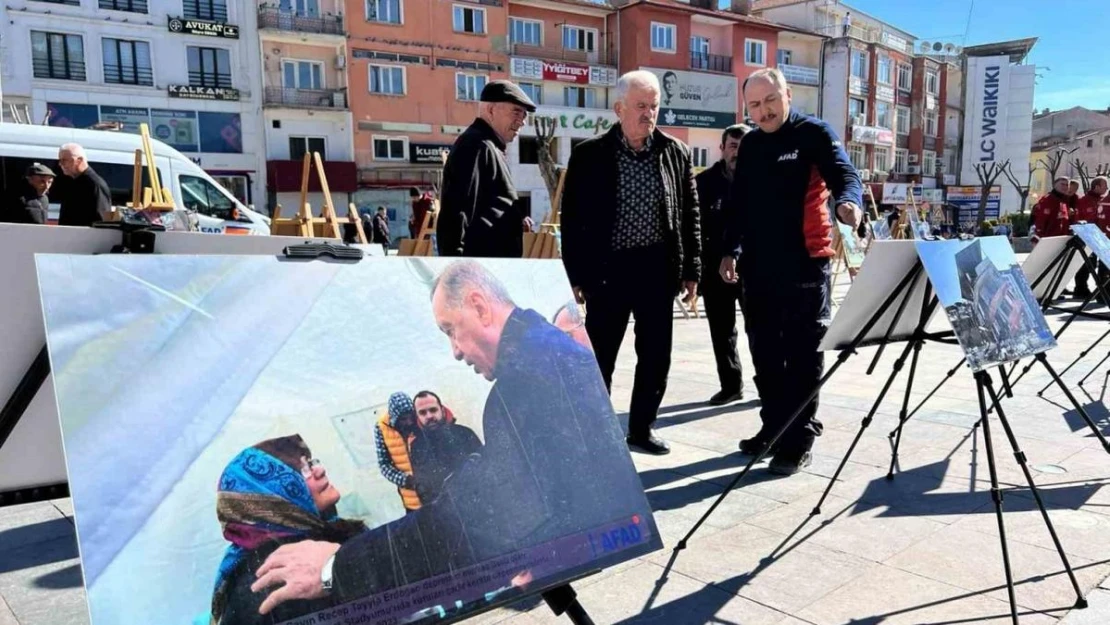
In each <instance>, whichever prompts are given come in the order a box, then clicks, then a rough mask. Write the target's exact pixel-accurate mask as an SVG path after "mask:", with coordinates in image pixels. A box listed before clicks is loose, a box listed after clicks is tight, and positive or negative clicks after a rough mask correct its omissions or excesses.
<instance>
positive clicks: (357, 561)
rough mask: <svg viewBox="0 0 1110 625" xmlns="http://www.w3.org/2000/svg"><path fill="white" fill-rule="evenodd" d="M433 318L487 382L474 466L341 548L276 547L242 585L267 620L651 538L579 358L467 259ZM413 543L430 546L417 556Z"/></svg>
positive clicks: (627, 463)
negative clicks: (623, 526)
mask: <svg viewBox="0 0 1110 625" xmlns="http://www.w3.org/2000/svg"><path fill="white" fill-rule="evenodd" d="M432 314H433V315H434V317H435V320H436V325H438V326H439V328H440V330H441V331H442V332H443V333H444V334H445V335H446V336H447V337H448V340H449V341H450V346H451V352H452V354H453V355H454V357H455V359H457V360H461V361H463V362H465V363H466V364H467V365H469V366H470V367H472V368H473V370H474V372H475V373H477V374H478V375H481V376H482V377H484V378H485V379H487V380H490V381H492V382H493V386H492V388H491V389H490V392H489V397H488V398H487V400H486V404H485V409H484V412H483V415H482V433H483V436H484V437H485V445H484V446H483V448H482V450H481V452H480V456H478V457H476V458H475V457H472V458H471V459H470V460H469V461H468V462H467V463H466V464H465V465H464V466H463V467H462V468H460V469H459V470H458V471H456V472H455V474H454V475H452V476H451V477H449V478H448V479H447V481H446V483H445V484H444V486H443V492H442V494H441V495H440V497H439V498H438V499H436V500H435V501H433V502H431V503H430V504H427V505H424V506H422V507H421V508H420V510H418V511H416V512H414V513H413V514H410V515H407V516H405V517H403V518H401V519H399V520H397V521H393V522H391V523H388V524H386V525H383V526H380V527H376V528H374V529H372V530H370V531H369V532H365V533H363V534H360V535H358V536H356V537H354V538H351V539H349V540H347V541H346V542H345V543H343V544H342V545H341V546H340V545H338V544H335V543H328V542H321V541H303V542H301V543H297V544H294V545H285V546H283V547H281V548H279V549H277V550H276V551H275V552H274V553H273V554H272V555H271V556H270V557H269V558H268V559H267V561H266V563H265V564H263V565H262V567H261V568H260V569H259V570H258V572H257V575H258V581H257V582H256V583H255V584H254V585H253V586H252V590H254V591H255V592H262V591H264V590H265V591H266V592H270V591H269V590H268V589H269V588H270V587H272V586H280V587H278V588H277V589H276V590H273V591H272V592H270V595H269V598H267V599H266V601H265V602H264V603H263V605H262V610H264V611H265V612H268V611H269V610H272V609H273V608H274V607H275V606H276V605H278V604H280V603H282V602H284V601H289V600H292V599H317V598H320V597H323V596H327V595H328V594H331V595H333V596H335V597H336V601H337V602H344V601H350V600H353V599H358V598H361V597H366V596H369V595H371V594H374V593H377V592H381V591H384V590H389V589H392V588H395V587H398V586H402V585H404V584H411V583H415V582H419V581H422V580H424V579H427V577H428V576H431V575H436V574H439V573H445V572H447V571H449V570H454V571H458V570H459V569H460V568H462V567H466V566H468V565H471V564H474V563H477V562H485V561H487V560H489V559H491V558H496V557H498V556H503V555H505V554H509V553H514V552H519V551H521V550H523V549H526V548H531V547H537V546H540V545H545V544H549V543H550V542H551V541H553V540H556V539H561V538H567V537H571V536H576V535H579V536H578V538H577V539H578V540H581V541H582V542H581V543H580V544H579V546H578V547H577V548H575V549H568V551H567V552H566V553H560V554H558V555H559V558H560V561H561V562H566V561H567V560H569V559H573V558H576V557H586V558H589V557H591V556H589V555H586V556H582V555H581V554H583V553H585V554H589V552H590V545H589V542H588V540H587V539H586V538H585V537H584V536H580V533H582V532H586V531H588V530H591V529H594V528H597V527H599V526H603V525H606V524H607V523H611V522H613V521H616V520H619V519H624V518H633V517H634V516H635V517H638V518H639V519H640V521H637V522H638V523H640V527H641V528H642V531H643V532H644V536H645V537H647V536H649V535H650V536H651V540H652V541H654V540H655V528H654V527H653V526H652V525H651V524H650V523H648V521H647V518H648V516H649V510H648V505H647V500H646V499H645V497H644V493H643V486H642V485H641V483H640V480H639V478H638V477H637V475H636V472H635V467H634V466H633V465H632V462H631V460H630V458H629V457H628V454H627V451H626V450H625V447H624V445H623V443H622V441H621V431H620V426H619V424H618V422H617V419H616V417H615V415H614V414H613V408H612V404H611V403H610V402H609V398H608V396H607V392H606V388H605V385H604V383H603V382H602V380H601V379H600V378H599V376H598V374H597V373H598V372H597V365H596V364H595V361H594V359H593V355H592V354H591V353H590V351H589V350H588V349H586V348H585V347H582V346H581V345H579V344H577V343H575V342H574V340H573V339H571V338H570V337H569V336H567V334H566V333H564V332H563V331H561V330H559V329H558V328H556V327H555V326H553V325H551V324H550V323H548V322H547V320H546V319H544V318H543V317H542V316H541V315H540V314H539V313H537V312H535V311H533V310H525V309H523V308H519V307H517V305H516V304H515V303H514V302H513V300H512V298H511V297H510V296H509V293H508V291H507V290H506V289H505V287H504V285H503V284H501V282H500V281H499V280H498V279H497V278H496V277H495V276H493V275H492V274H491V273H490V272H489V271H488V270H487V269H485V268H484V267H482V266H481V265H479V264H478V263H476V262H475V261H472V260H463V261H459V262H455V263H453V264H451V265H449V266H448V267H447V268H446V269H444V271H443V272H442V273H441V274H440V276H439V278H438V279H437V280H436V282H435V284H434V286H433V287H432ZM422 541H432V542H433V543H434V544H431V545H426V546H424V547H423V548H420V544H421V543H422ZM644 542H645V543H646V542H647V541H646V540H645V541H644ZM401 545H403V546H401ZM599 551H600V550H599ZM575 554H578V555H575ZM592 557H602V554H600V553H599V554H595V555H594V556H592ZM514 575H515V573H514ZM505 581H507V580H505ZM282 584H284V585H282ZM414 609H415V608H414Z"/></svg>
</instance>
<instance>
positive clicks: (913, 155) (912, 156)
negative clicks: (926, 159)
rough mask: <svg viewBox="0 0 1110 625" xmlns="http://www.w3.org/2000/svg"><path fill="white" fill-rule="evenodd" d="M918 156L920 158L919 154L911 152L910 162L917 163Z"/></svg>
mask: <svg viewBox="0 0 1110 625" xmlns="http://www.w3.org/2000/svg"><path fill="white" fill-rule="evenodd" d="M918 158H919V157H918V155H916V154H910V162H911V163H916V162H917V159H918Z"/></svg>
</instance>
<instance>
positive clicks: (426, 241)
mask: <svg viewBox="0 0 1110 625" xmlns="http://www.w3.org/2000/svg"><path fill="white" fill-rule="evenodd" d="M438 218H439V200H432V207H431V208H429V209H428V212H426V213H424V222H423V223H421V224H420V229H419V230H417V232H416V238H415V239H401V242H400V244H399V245H398V246H397V255H398V256H433V255H434V254H435V246H434V245H433V244H432V235H434V234H435V232H436V221H437V219H438Z"/></svg>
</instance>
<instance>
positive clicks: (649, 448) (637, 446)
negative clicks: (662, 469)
mask: <svg viewBox="0 0 1110 625" xmlns="http://www.w3.org/2000/svg"><path fill="white" fill-rule="evenodd" d="M625 442H626V443H628V448H629V449H630V450H632V451H638V452H640V453H642V454H651V455H653V456H665V455H667V454H669V453H671V448H670V447H668V446H667V441H665V440H663V439H661V438H659V437H658V436H656V435H655V434H648V435H647V436H646V437H640V436H637V437H635V438H633V437H632V436H631V435H629V436H628V438H626V439H625Z"/></svg>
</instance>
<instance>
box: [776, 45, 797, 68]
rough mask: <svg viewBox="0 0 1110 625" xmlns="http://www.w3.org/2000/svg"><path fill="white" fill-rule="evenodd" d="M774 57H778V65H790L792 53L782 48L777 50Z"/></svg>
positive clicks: (792, 57) (792, 58)
mask: <svg viewBox="0 0 1110 625" xmlns="http://www.w3.org/2000/svg"><path fill="white" fill-rule="evenodd" d="M776 56H777V57H778V58H777V60H778V64H779V65H792V64H793V61H794V53H793V52H791V51H790V50H784V49H782V48H779V51H778V54H777V55H776Z"/></svg>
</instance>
